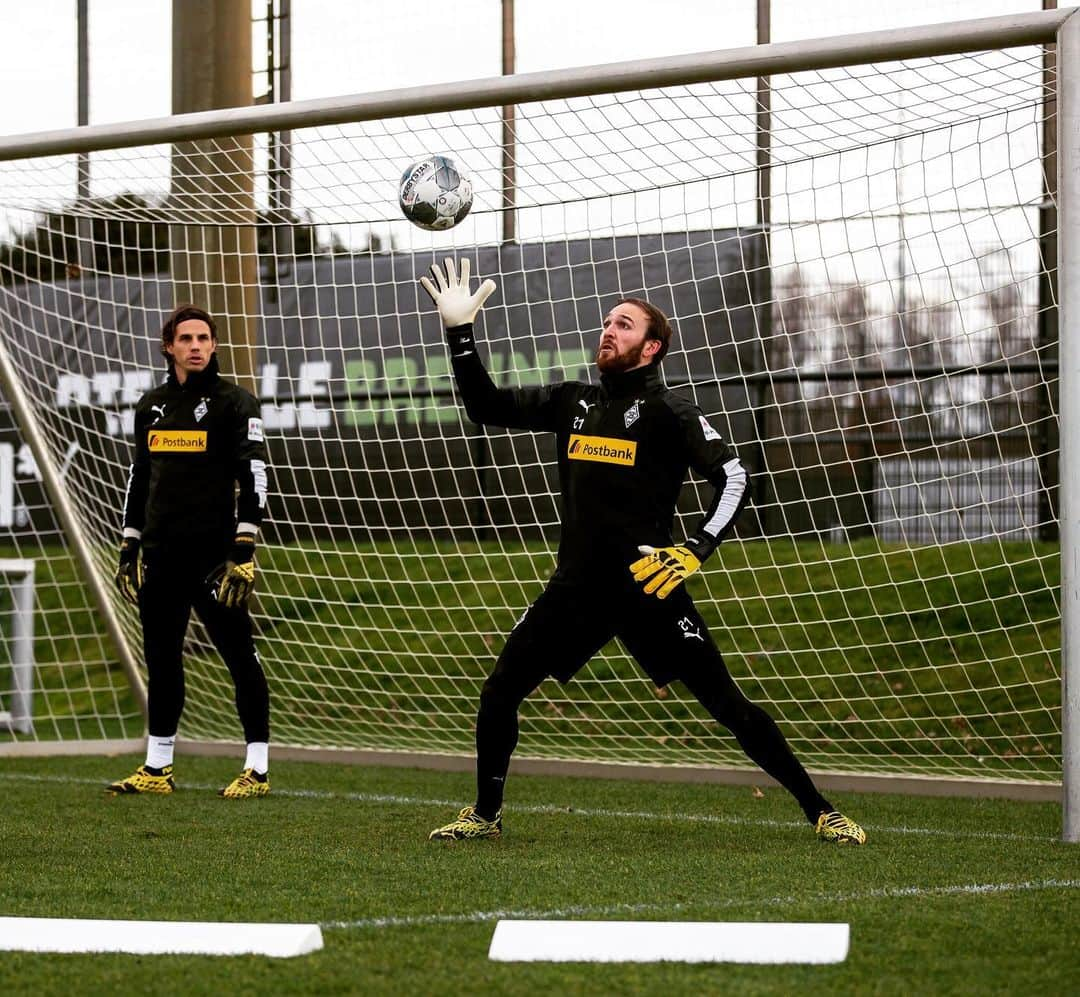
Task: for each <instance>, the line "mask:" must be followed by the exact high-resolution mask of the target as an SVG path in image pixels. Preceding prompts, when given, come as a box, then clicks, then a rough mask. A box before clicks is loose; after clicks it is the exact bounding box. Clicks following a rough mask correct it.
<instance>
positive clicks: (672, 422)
mask: <svg viewBox="0 0 1080 997" xmlns="http://www.w3.org/2000/svg"><path fill="white" fill-rule="evenodd" d="M447 339H448V341H449V345H450V356H451V360H452V363H453V369H454V376H455V379H456V380H457V385H458V389H459V391H460V393H461V398H462V402H463V403H464V405H465V411H466V414H467V415H468V417H469V418H470V419H471V420H472V421H473V422H476V423H480V424H483V425H494V426H504V427H507V428H510V429H525V430H532V431H534V432H540V431H543V432H552V433H554V434H555V445H556V450H557V454H558V466H559V485H560V491H561V519H562V533H561V537H560V541H559V556H558V567H557V568H556V571H555V575H554V578H555V579H556V580H560V581H567V582H578V581H587V580H590V579H596V578H599V577H601V576H607V577H611V576H615V577H619V578H622V576H623V575H625V573H626V569H627V567H628V566H629V565H630V564H631V563H632V562H633V561H636V560H637V559H638V558H639V557H640V556H641V555H640V554H639V553H638V546H639V545H641V544H649V545H650V546H653V547H668V546H671V545H672V544H673V543H674V539H673V537H672V527H673V525H674V520H675V506H676V503H677V501H678V497H679V492H680V490H681V489H682V486H683V483H684V481H685V480H686V476H687V471H688V470H689V469H692V470H693V471H695V472H696V473H697V474H699V475H701V476H702V477H703V478H705V479H706V480H707V481H709V482H710V483H711V484H712V485H713V487H714V488H715V489H716V491H715V494H714V496H713V500H712V502H711V503H710V505H709V508H708V510H707V511H706V512H705V515H704V516H703V517H702V519H701V520H700V522H699V523H698V524H697V526H696V528H695V530H694V531H693V533H692V534H691V536H690V537H688V538H687V539H686V540H684V541H682V543H684V544H685V545H686V546H687V547H688V548H690V550H692V551H693V552H694V553H695V554H696V555H697V557H698V558H699V559H700V560H702V561H704V560H705V558H707V557H708V556H709V555H710V554H711V553H712V552H713V550H715V548H716V546H717V545H718V544H719V543H720V541H721V540H722V539H723V538H724V537H725V536H726V535H727V534H728V533H729V532H730V531H731V529H732V527H733V526H734V524H735V519H736V517H737V516H738V514H739V512H740V511H741V510H742V508H743V506H744V505H745V504H746V500H747V497H748V487H749V478H748V475H747V473H746V469H745V468H744V467H743V465H742V464H741V463H740V462H739V459H738V458H737V457H736V456H735V454H734V453H733V452H732V450H731V448H730V447H729V446H728V445H727V443H725V442H724V440H723V439H722V438H721V436H720V434H719V433H718V432H716V430H715V429H713V427H712V426H711V425H710V424H709V423H708V421H707V420H706V419H705V417H704V415H702V413H701V410H700V409H698V408H697V406H695V405H694V404H693V403H692V402H690V401H688V400H686V399H685V398H683V397H681V396H680V395H677V394H675V393H674V392H671V391H669V390H668V389H667V387H666V386H665V385H664V384H663V383H662V382H661V380H660V374H659V370H658V369H657V368H656V367H655V366H651V365H650V366H646V367H638V368H637V369H635V370H631V371H626V372H623V373H619V374H614V375H611V374H604V375H602V376H601V378H600V384H599V385H594V384H584V383H581V382H577V381H563V382H561V383H556V384H549V385H545V386H543V387H536V388H499V387H496V385H495V384H494V382H493V381H492V380H491V377H490V375H489V374H488V372H487V370H486V369H485V367H484V365H483V363H482V361H481V360H480V358H479V356H478V355H477V352H476V343H475V341H474V338H473V330H472V326H460V327H458V328H455V329H451V330H449V331H448V332H447Z"/></svg>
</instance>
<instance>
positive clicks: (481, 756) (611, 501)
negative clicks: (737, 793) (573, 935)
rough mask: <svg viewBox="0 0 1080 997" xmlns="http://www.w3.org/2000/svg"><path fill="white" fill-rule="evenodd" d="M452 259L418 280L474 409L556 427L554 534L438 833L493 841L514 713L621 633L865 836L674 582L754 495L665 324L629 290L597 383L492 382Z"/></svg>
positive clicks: (851, 836)
mask: <svg viewBox="0 0 1080 997" xmlns="http://www.w3.org/2000/svg"><path fill="white" fill-rule="evenodd" d="M469 269H470V268H469V261H468V259H463V260H462V261H461V273H460V276H459V274H458V272H457V267H456V266H455V263H454V261H453V260H452V259H448V260H447V261H446V269H445V271H444V270H443V269H442V268H440V267H439V266H438V265H436V266H433V267H432V268H431V272H432V278H433V279H431V278H428V277H426V276H425V277H421V278H420V283H421V285H422V286H423V288H424V290H425V291H427V293H428V294H429V295H430V297H431V299H432V300H433V301H434V302H435V305H436V307H437V308H438V310H439V315H440V317H441V318H442V322H443V326H444V328H445V330H446V337H447V342H448V345H449V348H450V357H451V363H452V365H453V370H454V377H455V379H456V381H457V385H458V390H459V392H460V394H461V399H462V402H463V404H464V406H465V411H466V414H467V415H468V417H469V418H470V419H471V420H472V421H473V422H475V423H478V424H481V425H494V426H504V427H507V428H511V429H522V430H529V431H532V432H550V433H554V434H555V440H556V453H557V456H558V472H559V483H560V490H561V512H562V530H561V536H560V542H559V553H558V561H557V566H556V569H555V572H554V574H553V575H552V577H551V578H550V580H549V581H548V583H547V586H546V587H545V589H544V591H543V592H542V593H541V594H540V596H539V598H537V600H536V601H535V602H534V603H533V604H532V605H531V606H530V607H529V608H528V609H527V610H526V611H525V613H524V614H523V615H522V617H521V618H520V619H519V620H518V622H517V623H516V625H515V626H514V628H513V630H511V632H510V635H509V637H508V638H507V641H506V644H505V646H504V647H503V650H502V653H501V654H500V655H499V658H498V660H497V661H496V663H495V667H494V670H493V671H492V673H491V675H490V676H488V678H487V680H486V681H485V682H484V685H483V688H482V690H481V693H480V708H479V712H478V715H477V719H476V756H477V762H476V778H477V796H476V803H475V805H473V806H470V807H466V808H465V809H464V810H462V811H461V813H460V814H459V815H458V817H457V819H456V820H454V821H451V822H450V823H449V824H447V825H445V826H444V827H439V828H436V829H435V830H434V831H432V832H431V835H430V837H431V838H432V839H433V840H459V839H472V838H494V837H498V836H499V835H500V834H501V832H502V802H503V788H504V785H505V780H506V775H507V771H508V769H509V765H510V756H511V754H512V753H513V751H514V748H515V746H516V745H517V740H518V707H519V705H520V704H521V702H522V701H523V700H524V699H525V697H526V696H528V695H529V694H530V693H531V692H533V691H534V690H535V689H536V688H537V687H538V686H539V685H540V683H541V682H542V681H543V680H544V679H545V678H547V677H548V676H549V675H551V676H554V677H555V678H556V679H558V680H559V681H560V682H567V681H568V680H569V679H570V678H571V677H572V676H573V675H574V674H575V673H576V672H577V671H578V670H579V669H580V668H582V667H583V666H584V665H585V663H586V662H587V661H588V660H589V659H590V658H591V657H592V656H593V655H594V654H596V652H597V651H599V650H600V649H601V648H602V647H603V646H604V645H605V644H607V643H608V642H609V641H610V640H611V639H612V638H613V637H618V638H619V640H620V641H621V642H622V644H623V646H624V647H625V648H626V650H627V651H628V652H629V653H630V654H631V655H633V657H634V658H635V659H636V660H637V661H638V663H639V664H640V665H641V666H642V668H644V670H645V671H646V672H647V673H648V675H649V676H650V678H651V679H652V680H653V681H654V682H655V683H656V685H657V686H660V687H663V686H665V685H667V684H668V683H669V682H672V681H673V680H675V679H678V680H679V681H681V682H682V683H683V684H684V685H685V686H686V687H687V688H688V689H689V690H690V692H691V693H692V694H693V695H694V696H695V697H696V698H697V699H698V701H699V702H700V703H701V704H702V706H704V707H705V709H706V710H708V712H709V713H710V714H711V715H712V716H713V717H714V718H715V719H716V720H717V721H718V722H719V723H721V724H722V725H723V726H724V727H726V728H728V730H730V731H731V732H732V733H733V734H734V735H735V738H736V739H737V740H738V742H739V745H740V746H741V747H742V749H743V751H745V752H746V754H747V755H748V756H749V757H750V758H751V759H752V760H753V761H754V762H755V763H756V764H757V765H759V766H760V767H761V768H762V769H764V770H765V772H767V773H768V774H769V775H770V776H772V777H773V778H774V779H775V780H776V781H777V782H779V783H780V784H781V785H782V786H784V787H785V788H786V789H787V790H788V792H790V793H791V794H792V795H793V796H794V797H795V799H796V800H797V801H798V803H799V805H800V806H801V807H802V809H803V812H804V813H805V814H806V817H807V819H808V820H809V821H810V823H811V825H812V826H813V827H814V828H815V830H816V832H817V834H818V836H819V837H821V838H822V839H824V840H826V841H834V842H837V843H842V844H849V843H850V844H862V843H863V842H864V841H865V840H866V835H865V833H864V832H863V829H862V828H861V827H859V825H858V824H856V823H855V822H854V821H852V820H851V819H849V818H848V817H845V816H844V815H843V814H841V813H839V812H838V811H837V810H836V809H835V808H834V807H833V805H832V804H831V803H830V802H829V801H828V800H826V799H825V798H824V797H823V796H822V795H821V793H819V792H818V790H817V788H816V787H815V786H814V783H813V781H812V780H811V779H810V776H809V775H808V774H807V772H806V770H805V769H804V768H803V766H802V765H801V764H800V763H799V761H798V759H796V757H795V755H794V754H793V753H792V751H791V748H790V747H789V746H788V744H787V741H786V740H785V739H784V736H783V734H781V733H780V730H779V728H778V727H777V725H776V723H775V722H774V721H773V719H772V718H771V717H770V716H769V715H768V714H767V713H766V712H765V711H764V710H762V709H761V708H760V707H759V706H756V705H755V704H753V703H751V702H750V701H749V700H747V699H746V697H745V696H744V695H743V694H742V693H741V692H740V691H739V689H738V687H737V686H736V685H735V683H734V681H733V680H732V678H731V676H730V675H729V674H728V671H727V668H726V667H725V666H724V662H723V659H722V658H721V656H720V652H719V651H718V650H717V647H716V645H715V644H714V643H713V640H712V637H711V636H710V635H709V631H708V628H707V627H706V625H705V621H704V620H703V619H702V617H701V615H700V614H699V613H698V611H697V609H696V608H695V607H694V603H693V601H692V600H691V598H690V596H689V595H688V594H687V591H686V588H685V587H684V586H683V585H682V582H683V581H684V580H685V579H686V578H687V577H688V576H689V575H691V574H693V573H694V572H695V571H697V570H698V568H700V567H701V564H702V562H704V561H705V559H706V558H708V557H709V555H710V554H712V553H713V551H714V550H715V549H716V547H717V546H718V545H719V543H720V542H721V540H723V538H724V537H725V536H726V535H727V534H728V533H729V532H730V531H731V529H732V527H733V526H734V524H735V520H736V518H737V517H738V515H739V513H740V512H741V511H742V508H743V506H744V505H745V504H746V500H747V497H748V494H749V481H748V476H747V473H746V470H745V468H744V467H743V465H742V464H741V463H740V461H739V459H738V458H737V457H736V456H735V454H734V453H733V452H732V451H731V449H730V448H729V447H728V445H727V444H726V443H725V442H724V440H723V439H722V437H721V436H720V434H719V433H718V432H717V431H716V430H715V429H714V428H713V426H712V425H711V424H710V423H709V421H708V420H707V419H706V418H705V416H704V415H702V413H701V411H700V410H699V409H698V408H696V407H695V406H694V405H693V404H691V403H690V402H689V401H687V400H685V399H683V398H682V397H680V396H679V395H677V394H675V393H673V392H671V391H669V390H668V389H667V388H666V387H665V385H664V383H663V381H662V380H661V377H660V363H661V361H662V360H663V359H664V354H665V353H667V350H668V346H669V344H670V342H671V326H670V324H669V322H668V319H667V317H666V316H665V315H664V313H663V312H661V311H660V310H659V309H658V308H656V307H654V306H653V305H651V304H649V303H648V302H647V301H643V300H641V299H639V298H626V299H624V300H622V301H619V302H617V303H616V304H615V306H614V307H613V308H612V309H611V311H610V312H609V313H608V315H607V317H606V318H605V319H604V322H603V331H602V332H601V334H600V341H599V344H598V348H597V352H596V366H597V369H598V370H599V372H600V383H599V384H584V383H578V382H572V381H569V382H562V383H556V384H550V385H547V386H544V387H535V388H518V389H514V388H498V387H496V385H495V384H494V383H493V382H492V380H491V377H490V376H489V375H488V372H487V370H486V369H485V368H484V365H483V363H482V362H481V360H480V357H479V355H478V353H477V344H476V341H475V339H474V336H473V323H474V321H475V318H476V315H477V313H478V312H479V311H480V309H481V307H482V306H483V304H484V301H485V300H486V299H487V298H488V296H489V295H490V294H491V293H492V292H493V291H494V290H495V284H494V283H493V282H492V281H490V280H486V281H484V282H483V283H482V284H481V285H480V286H479V288H478V289H477V290H476V291H475V292H472V293H470V291H469ZM689 469H693V470H694V471H695V472H696V473H697V474H699V475H701V476H702V477H703V478H705V480H706V481H708V482H709V483H710V484H711V485H712V486H713V487H714V489H715V493H714V496H713V499H712V501H711V503H710V505H709V508H708V510H707V511H706V512H705V514H704V516H702V518H701V520H700V522H699V523H698V524H697V527H696V529H695V530H694V531H693V533H692V534H691V535H690V536H689V537H688V538H687V539H686V540H684V541H683V542H682V543H681V544H677V545H676V544H675V543H674V542H673V538H672V528H673V525H674V519H675V506H676V502H677V500H678V497H679V493H680V491H681V489H682V486H683V482H684V480H685V478H686V475H687V471H688V470H689Z"/></svg>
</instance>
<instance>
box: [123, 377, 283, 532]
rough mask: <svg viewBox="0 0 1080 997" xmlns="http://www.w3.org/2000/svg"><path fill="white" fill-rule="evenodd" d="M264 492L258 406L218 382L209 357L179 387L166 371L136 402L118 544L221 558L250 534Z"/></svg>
mask: <svg viewBox="0 0 1080 997" xmlns="http://www.w3.org/2000/svg"><path fill="white" fill-rule="evenodd" d="M266 484H267V475H266V446H265V443H264V441H263V426H262V418H261V412H260V409H259V403H258V402H257V401H256V400H255V398H254V396H253V395H252V394H251V393H250V392H248V391H245V390H244V389H243V388H241V387H239V386H238V385H236V384H233V383H232V382H231V381H227V380H225V379H224V378H222V377H220V376H219V375H218V368H217V357H212V358H211V362H210V364H209V365H208V367H207V369H206V370H205V371H199V372H196V373H192V374H189V375H188V377H187V378H186V379H185V381H184V383H183V384H180V382H179V381H178V380H177V378H176V374H175V372H174V371H173V369H172V368H171V367H170V369H169V376H168V379H167V380H166V381H165V383H164V384H161V385H159V386H158V387H156V388H151V390H150V391H148V392H146V394H145V395H143V396H142V398H140V399H139V402H138V404H137V405H136V406H135V460H134V462H133V463H132V465H131V472H130V475H129V477H128V487H127V497H126V499H125V501H124V535H125V536H130V537H140V538H141V539H142V543H143V545H144V546H145V547H148V548H153V547H169V548H173V549H181V548H184V547H189V548H190V549H192V550H195V549H199V548H205V547H213V548H216V549H220V550H222V551H224V550H225V549H226V546H227V545H228V543H229V542H230V541H231V540H232V539H233V537H234V536H235V535H236V533H237V532H241V533H255V532H256V531H257V529H258V527H259V524H260V523H261V521H262V515H263V509H264V507H265V505H266ZM238 486H239V487H238Z"/></svg>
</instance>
